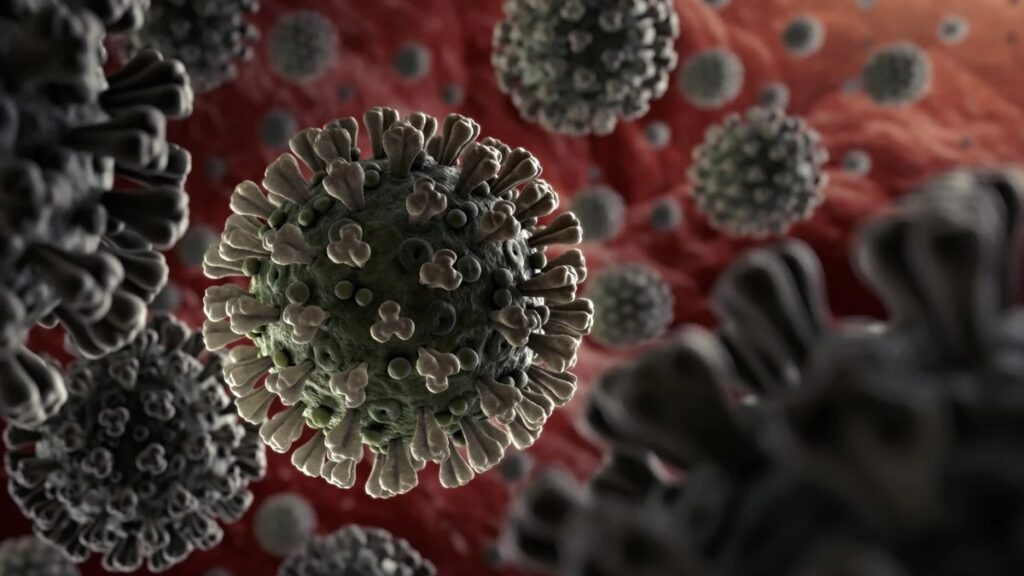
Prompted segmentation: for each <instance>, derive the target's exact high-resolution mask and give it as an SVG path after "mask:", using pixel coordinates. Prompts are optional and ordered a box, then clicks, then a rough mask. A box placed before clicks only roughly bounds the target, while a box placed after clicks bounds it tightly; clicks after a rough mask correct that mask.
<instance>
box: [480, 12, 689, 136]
mask: <svg viewBox="0 0 1024 576" xmlns="http://www.w3.org/2000/svg"><path fill="white" fill-rule="evenodd" d="M504 6H505V20H504V21H502V22H500V23H499V24H498V25H497V27H496V28H495V30H494V51H493V53H492V56H491V61H492V63H493V65H494V69H495V71H496V73H497V78H498V87H499V88H500V89H501V90H502V92H505V93H506V94H509V95H510V96H511V98H512V103H513V104H514V105H515V107H516V108H517V109H518V110H519V113H520V114H521V115H522V116H523V118H525V119H526V120H529V121H531V122H539V123H540V124H541V126H543V127H544V128H546V129H548V130H551V131H554V132H561V133H565V134H573V135H584V134H599V135H600V134H608V133H610V132H612V130H614V129H615V125H616V124H617V123H618V122H619V121H620V120H632V119H636V118H639V117H641V116H643V115H644V114H646V113H647V110H648V109H649V107H650V103H651V101H652V100H656V99H658V98H660V97H661V96H662V95H664V93H665V91H666V90H667V89H668V81H669V74H671V72H672V70H673V69H674V68H675V66H676V63H677V56H676V52H675V48H674V43H675V39H676V37H678V36H679V20H678V17H677V16H676V13H675V10H674V8H673V3H672V2H671V1H669V0H631V1H628V2H623V1H621V0H596V1H595V0H567V1H565V2H551V1H541V2H538V1H535V0H511V1H509V2H505V5H504Z"/></svg>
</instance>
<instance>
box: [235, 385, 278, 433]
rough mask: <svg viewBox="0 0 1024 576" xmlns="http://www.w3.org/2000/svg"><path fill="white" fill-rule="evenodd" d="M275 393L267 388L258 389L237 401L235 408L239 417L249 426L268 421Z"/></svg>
mask: <svg viewBox="0 0 1024 576" xmlns="http://www.w3.org/2000/svg"><path fill="white" fill-rule="evenodd" d="M275 398H277V396H274V393H273V392H270V391H268V390H267V389H265V388H257V389H256V390H253V391H252V392H250V393H249V394H246V395H245V396H241V397H239V398H238V399H237V400H235V408H236V409H237V410H238V415H239V416H241V417H242V420H245V421H246V422H248V423H249V424H261V423H263V422H266V421H267V414H268V413H269V412H270V405H271V404H273V403H274V399H275Z"/></svg>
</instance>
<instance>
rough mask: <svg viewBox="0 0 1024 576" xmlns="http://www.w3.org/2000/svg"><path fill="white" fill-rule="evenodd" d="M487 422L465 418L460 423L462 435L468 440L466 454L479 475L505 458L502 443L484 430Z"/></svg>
mask: <svg viewBox="0 0 1024 576" xmlns="http://www.w3.org/2000/svg"><path fill="white" fill-rule="evenodd" d="M485 424H487V422H486V421H481V422H474V421H473V420H471V419H469V418H463V419H462V421H461V422H459V427H460V428H461V429H462V435H463V436H464V437H465V438H466V454H467V455H468V456H469V465H470V467H471V468H473V470H474V471H475V472H476V473H477V474H481V473H483V472H486V471H488V470H490V469H491V468H493V467H494V466H495V465H497V464H498V462H500V461H501V459H502V457H504V456H505V448H504V447H503V446H502V445H501V443H500V442H499V441H498V440H496V439H494V438H492V437H491V436H490V435H488V434H487V433H485V432H484V431H483V430H482V427H483V426H484V425H485Z"/></svg>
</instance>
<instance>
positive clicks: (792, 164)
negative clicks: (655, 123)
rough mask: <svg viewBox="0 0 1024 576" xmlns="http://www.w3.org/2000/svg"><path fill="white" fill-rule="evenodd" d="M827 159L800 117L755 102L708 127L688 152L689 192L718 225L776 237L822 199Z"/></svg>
mask: <svg viewBox="0 0 1024 576" xmlns="http://www.w3.org/2000/svg"><path fill="white" fill-rule="evenodd" d="M827 161H828V151H827V150H826V149H825V147H824V146H822V145H821V137H820V136H819V135H818V132H817V131H815V130H814V129H812V128H811V127H810V126H808V125H807V123H805V122H804V121H803V119H801V118H799V117H796V116H787V115H786V113H785V112H783V111H781V110H778V109H773V108H761V107H757V106H755V107H753V108H751V109H750V110H748V111H747V113H746V116H745V117H741V116H740V115H739V114H731V115H729V117H727V118H726V119H725V121H724V122H723V123H722V124H720V125H717V126H712V127H710V128H708V130H707V132H706V133H705V134H704V142H703V143H701V145H700V146H698V147H697V148H695V149H694V153H693V164H692V165H691V166H690V169H689V178H690V182H691V184H692V187H691V189H690V194H691V195H692V196H693V198H694V200H695V201H696V205H697V209H698V210H700V211H701V212H702V213H704V214H705V215H706V216H707V218H708V223H709V224H710V225H711V226H712V227H713V228H715V229H716V230H719V231H721V232H724V233H727V234H732V235H734V236H749V237H755V238H760V237H765V236H769V235H773V234H782V233H785V232H786V231H787V230H789V228H790V227H791V226H793V224H795V223H797V222H799V221H801V220H806V219H807V218H810V216H811V214H813V213H814V210H815V208H817V206H818V205H819V204H820V203H821V201H822V200H823V198H824V195H823V190H824V188H825V185H826V184H827V182H828V176H827V175H826V174H825V173H824V172H823V171H822V167H823V165H824V164H825V162H827Z"/></svg>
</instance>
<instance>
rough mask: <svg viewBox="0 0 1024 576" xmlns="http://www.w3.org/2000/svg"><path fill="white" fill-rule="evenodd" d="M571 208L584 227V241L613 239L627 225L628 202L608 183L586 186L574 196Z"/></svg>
mask: <svg viewBox="0 0 1024 576" xmlns="http://www.w3.org/2000/svg"><path fill="white" fill-rule="evenodd" d="M570 210H571V211H572V213H573V214H575V215H576V218H578V219H579V222H580V227H581V228H583V241H584V242H603V241H606V240H611V239H613V238H615V237H616V236H618V235H619V233H620V232H622V228H623V226H625V225H626V203H625V202H624V201H623V199H622V195H621V194H619V193H618V191H616V190H615V189H614V188H612V187H611V186H608V185H606V184H598V185H596V186H591V187H589V188H586V189H584V190H582V191H580V192H579V193H577V194H576V195H575V196H573V197H572V206H571V207H570Z"/></svg>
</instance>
